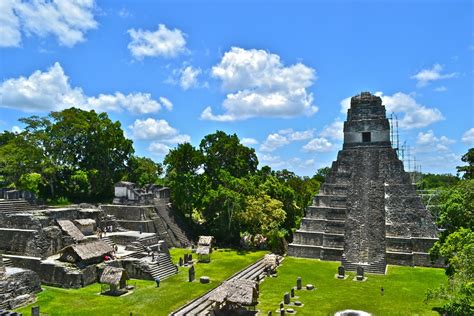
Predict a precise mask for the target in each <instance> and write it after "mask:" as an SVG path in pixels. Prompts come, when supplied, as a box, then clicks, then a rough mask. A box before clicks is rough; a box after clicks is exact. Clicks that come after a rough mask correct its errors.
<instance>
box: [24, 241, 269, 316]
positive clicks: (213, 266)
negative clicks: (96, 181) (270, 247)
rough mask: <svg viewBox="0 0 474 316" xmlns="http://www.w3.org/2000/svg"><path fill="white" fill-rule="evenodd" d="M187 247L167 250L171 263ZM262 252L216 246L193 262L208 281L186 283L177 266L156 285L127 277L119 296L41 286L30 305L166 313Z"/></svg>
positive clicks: (50, 310) (70, 311) (81, 311)
mask: <svg viewBox="0 0 474 316" xmlns="http://www.w3.org/2000/svg"><path fill="white" fill-rule="evenodd" d="M186 252H188V253H189V250H184V249H171V255H172V257H173V262H177V261H178V258H179V256H182V255H183V254H184V253H186ZM265 253H266V252H264V251H257V252H245V253H243V252H237V251H235V250H228V249H220V250H218V251H216V252H214V253H213V254H212V260H211V263H198V264H196V265H195V269H196V278H197V279H199V277H200V276H203V275H206V276H209V277H210V278H211V283H210V284H200V283H199V282H192V283H189V282H187V280H188V272H187V268H180V273H178V274H177V275H175V276H173V277H171V278H168V279H166V280H164V281H163V282H161V286H160V288H156V284H155V282H153V281H143V280H130V281H129V284H131V285H136V289H135V290H134V291H133V293H131V294H129V295H125V296H122V297H108V296H102V295H100V294H99V293H100V288H101V286H100V284H92V285H90V286H87V287H85V288H82V289H77V290H76V289H61V288H55V287H49V286H43V291H42V292H41V293H39V294H38V300H37V302H36V303H35V304H34V305H39V306H40V307H41V312H42V313H46V314H48V315H130V312H132V313H133V315H168V314H169V313H170V312H172V311H173V310H176V309H177V308H178V307H180V306H182V305H184V304H185V303H186V302H188V301H190V300H192V299H193V298H195V297H198V296H200V295H201V294H203V293H205V292H207V291H208V290H209V289H211V288H214V287H216V286H218V285H219V284H220V282H221V281H223V280H225V279H227V278H228V277H230V276H231V275H232V274H234V273H235V272H237V271H239V270H241V269H243V268H244V267H246V266H248V265H250V264H252V263H253V262H255V261H256V260H258V259H259V258H261V257H262V256H263V255H264V254H265ZM19 311H20V312H22V313H23V314H24V315H30V314H31V306H27V307H25V308H22V309H20V310H19Z"/></svg>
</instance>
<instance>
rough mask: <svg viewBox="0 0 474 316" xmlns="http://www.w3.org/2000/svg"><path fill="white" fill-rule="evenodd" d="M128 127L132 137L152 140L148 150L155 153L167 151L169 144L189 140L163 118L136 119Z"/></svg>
mask: <svg viewBox="0 0 474 316" xmlns="http://www.w3.org/2000/svg"><path fill="white" fill-rule="evenodd" d="M129 129H130V131H131V133H132V135H133V138H134V139H137V140H153V141H152V142H151V143H150V145H149V146H148V150H149V151H150V152H152V153H154V154H156V155H163V154H166V153H168V151H169V149H170V146H174V145H177V144H182V143H190V142H191V137H190V136H189V135H186V134H179V131H178V130H177V129H176V128H174V127H171V126H170V124H169V123H168V122H167V121H165V120H155V119H153V118H147V119H145V120H140V119H137V120H135V122H134V123H133V124H132V125H130V126H129Z"/></svg>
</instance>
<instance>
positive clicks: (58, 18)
mask: <svg viewBox="0 0 474 316" xmlns="http://www.w3.org/2000/svg"><path fill="white" fill-rule="evenodd" d="M93 9H94V1H93V0H71V1H63V0H53V1H42V0H33V1H29V2H26V1H17V0H4V1H1V3H0V12H1V13H0V24H1V25H2V27H1V28H0V30H1V31H0V46H3V47H18V46H20V44H21V32H23V33H24V34H26V35H31V34H35V35H37V36H39V37H46V36H49V35H53V36H55V37H57V39H58V41H59V44H60V45H63V46H68V47H72V46H74V45H75V44H77V43H79V42H83V41H84V40H85V39H84V34H85V33H86V32H87V31H88V30H91V29H95V28H97V21H95V20H94V13H93Z"/></svg>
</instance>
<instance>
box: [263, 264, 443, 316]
mask: <svg viewBox="0 0 474 316" xmlns="http://www.w3.org/2000/svg"><path fill="white" fill-rule="evenodd" d="M339 265H340V263H339V262H327V261H326V262H324V261H318V260H312V259H301V258H293V257H287V258H285V260H284V261H283V263H282V265H281V266H280V267H279V268H278V277H276V278H266V279H265V281H264V282H263V283H262V284H261V285H260V299H259V301H260V303H259V304H258V305H257V309H258V310H260V311H261V313H260V315H267V313H268V312H269V311H275V310H277V309H278V308H279V304H280V302H282V301H283V295H284V293H285V292H290V289H291V288H292V287H293V286H296V279H297V277H298V276H301V277H302V281H303V286H304V285H305V284H308V283H311V284H313V285H315V287H316V290H314V291H296V293H295V295H296V296H299V298H297V300H300V301H301V302H302V303H303V304H304V306H303V307H294V309H295V310H296V311H297V315H334V313H335V312H337V311H341V310H345V309H355V310H364V311H367V312H370V313H372V314H374V315H437V313H436V312H435V311H434V310H433V307H436V306H441V305H442V304H441V302H439V301H438V302H437V301H435V302H430V303H429V304H425V303H424V302H423V299H424V295H425V291H426V290H427V289H428V288H434V287H437V286H438V285H439V284H441V283H444V282H446V276H445V274H444V270H443V269H434V268H418V267H417V268H411V267H400V266H389V267H388V273H387V275H375V274H367V275H366V276H368V279H367V281H365V282H355V281H352V279H353V277H354V276H355V274H354V273H349V274H350V276H349V277H348V278H347V279H346V280H338V279H336V278H334V275H335V274H336V272H337V267H338V266H339ZM381 287H383V288H384V295H383V296H382V295H381V291H380V288H381ZM273 314H275V312H273Z"/></svg>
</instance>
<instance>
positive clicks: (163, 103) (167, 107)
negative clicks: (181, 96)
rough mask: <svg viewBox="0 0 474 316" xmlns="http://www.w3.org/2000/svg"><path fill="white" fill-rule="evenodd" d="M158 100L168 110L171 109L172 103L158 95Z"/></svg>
mask: <svg viewBox="0 0 474 316" xmlns="http://www.w3.org/2000/svg"><path fill="white" fill-rule="evenodd" d="M160 102H161V104H162V105H163V106H164V107H165V108H166V109H167V110H169V111H171V110H172V109H173V103H171V101H170V100H169V99H167V98H165V97H160Z"/></svg>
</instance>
